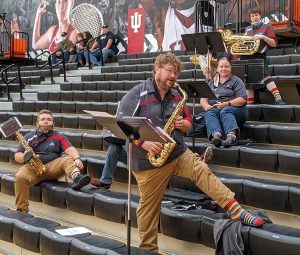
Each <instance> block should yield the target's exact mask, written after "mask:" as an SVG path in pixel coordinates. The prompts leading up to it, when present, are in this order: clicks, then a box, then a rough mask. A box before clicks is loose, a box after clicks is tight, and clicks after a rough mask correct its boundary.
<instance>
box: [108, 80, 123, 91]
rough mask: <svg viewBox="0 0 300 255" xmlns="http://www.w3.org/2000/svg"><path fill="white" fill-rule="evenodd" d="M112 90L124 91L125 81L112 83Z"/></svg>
mask: <svg viewBox="0 0 300 255" xmlns="http://www.w3.org/2000/svg"><path fill="white" fill-rule="evenodd" d="M110 88H111V90H124V81H110Z"/></svg>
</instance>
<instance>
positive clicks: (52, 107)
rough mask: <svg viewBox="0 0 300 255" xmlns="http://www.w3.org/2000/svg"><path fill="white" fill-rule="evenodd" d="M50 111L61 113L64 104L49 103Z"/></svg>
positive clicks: (58, 102) (57, 102)
mask: <svg viewBox="0 0 300 255" xmlns="http://www.w3.org/2000/svg"><path fill="white" fill-rule="evenodd" d="M48 110H50V111H51V112H53V113H54V112H55V113H60V112H61V110H62V102H60V101H48Z"/></svg>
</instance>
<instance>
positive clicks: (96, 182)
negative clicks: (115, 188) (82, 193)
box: [90, 179, 111, 189]
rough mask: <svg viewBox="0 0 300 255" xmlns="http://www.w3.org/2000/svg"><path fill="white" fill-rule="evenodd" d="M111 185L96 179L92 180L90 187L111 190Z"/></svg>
mask: <svg viewBox="0 0 300 255" xmlns="http://www.w3.org/2000/svg"><path fill="white" fill-rule="evenodd" d="M110 185H111V184H106V183H103V182H101V181H99V180H96V179H92V180H91V182H90V186H91V187H92V188H94V189H100V188H102V189H110Z"/></svg>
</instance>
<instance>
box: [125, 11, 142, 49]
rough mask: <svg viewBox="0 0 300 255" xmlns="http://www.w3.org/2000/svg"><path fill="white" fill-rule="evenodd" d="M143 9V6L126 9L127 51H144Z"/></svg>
mask: <svg viewBox="0 0 300 255" xmlns="http://www.w3.org/2000/svg"><path fill="white" fill-rule="evenodd" d="M144 36H145V10H144V9H143V8H136V9H129V10H128V47H127V52H128V53H142V52H144Z"/></svg>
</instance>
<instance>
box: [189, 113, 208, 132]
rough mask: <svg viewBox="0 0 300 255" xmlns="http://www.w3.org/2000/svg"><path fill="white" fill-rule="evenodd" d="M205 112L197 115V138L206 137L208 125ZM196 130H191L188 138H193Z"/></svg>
mask: <svg viewBox="0 0 300 255" xmlns="http://www.w3.org/2000/svg"><path fill="white" fill-rule="evenodd" d="M204 115H205V112H201V113H199V114H197V115H195V117H194V119H195V136H200V135H201V136H203V135H206V134H207V132H206V125H205V119H204ZM193 134H194V130H193V129H191V130H190V131H189V132H187V136H193Z"/></svg>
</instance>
